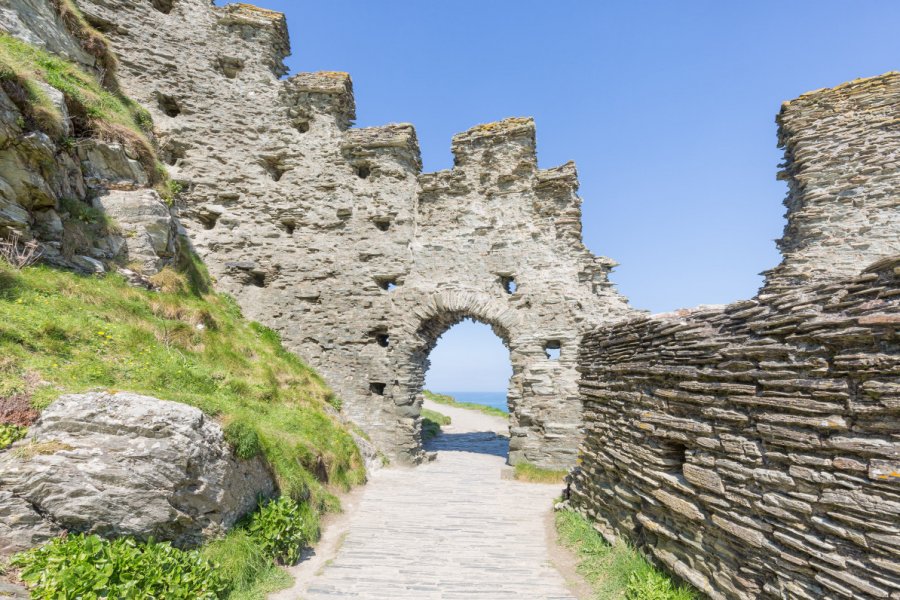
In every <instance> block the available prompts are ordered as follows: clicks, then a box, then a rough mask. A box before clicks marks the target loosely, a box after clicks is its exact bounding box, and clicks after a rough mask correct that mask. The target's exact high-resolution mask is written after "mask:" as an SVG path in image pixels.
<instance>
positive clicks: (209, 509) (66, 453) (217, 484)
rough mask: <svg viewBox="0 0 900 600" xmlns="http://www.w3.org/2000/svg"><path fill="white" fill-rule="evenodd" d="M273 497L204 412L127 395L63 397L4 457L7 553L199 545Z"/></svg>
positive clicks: (0, 548)
mask: <svg viewBox="0 0 900 600" xmlns="http://www.w3.org/2000/svg"><path fill="white" fill-rule="evenodd" d="M274 491H275V484H274V481H273V479H272V476H271V474H270V473H269V471H268V468H267V467H266V465H265V463H264V461H263V460H262V459H259V458H256V459H252V460H240V459H237V458H235V457H234V456H233V453H232V450H231V448H230V447H229V445H228V443H227V442H226V441H225V439H224V437H223V433H222V429H221V428H220V427H219V425H218V424H216V423H215V422H214V421H212V420H211V419H209V418H208V417H206V416H205V415H204V414H203V413H202V412H201V411H200V410H199V409H196V408H193V407H190V406H186V405H184V404H178V403H175V402H167V401H163V400H158V399H156V398H150V397H147V396H139V395H136V394H130V393H124V392H119V393H115V394H110V393H99V392H97V393H88V394H75V395H69V396H63V397H62V398H60V399H59V400H57V401H56V402H54V403H53V404H52V405H50V406H49V407H48V408H47V409H46V410H45V411H44V412H43V413H42V414H41V418H40V420H39V421H38V422H37V423H36V424H34V425H33V426H32V427H31V428H30V429H29V432H28V436H27V437H26V438H25V439H24V440H21V441H19V442H17V443H16V444H14V445H13V446H12V447H11V448H10V449H8V450H7V451H5V452H4V453H2V454H0V515H3V516H4V519H3V525H2V526H0V531H2V533H3V535H2V536H0V538H2V539H3V540H4V541H3V543H0V552H6V553H8V552H11V551H15V550H19V549H22V548H23V547H30V546H33V545H35V543H37V542H40V541H43V540H45V539H46V538H47V537H48V536H51V535H53V534H54V533H56V532H58V531H60V530H62V529H65V530H69V531H79V532H89V533H97V534H100V535H103V536H108V537H115V536H123V535H130V536H135V537H137V538H141V539H147V538H149V537H153V538H154V539H157V540H170V541H172V542H173V543H175V544H176V545H179V546H193V545H196V544H198V543H200V542H201V541H203V540H204V539H207V538H209V537H211V536H216V535H220V534H222V533H224V532H225V531H226V530H227V529H228V528H229V527H231V526H232V525H233V524H234V523H235V522H236V521H237V520H238V519H239V518H240V517H242V516H243V515H244V514H246V513H247V512H249V511H251V510H252V509H253V508H254V507H255V506H256V503H257V501H258V499H259V497H261V496H271V495H272V494H274ZM7 516H8V517H9V518H8V519H7Z"/></svg>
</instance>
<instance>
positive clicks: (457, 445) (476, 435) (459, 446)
mask: <svg viewBox="0 0 900 600" xmlns="http://www.w3.org/2000/svg"><path fill="white" fill-rule="evenodd" d="M425 449H426V450H430V451H433V452H434V451H437V452H442V451H443V452H472V453H475V454H490V455H492V456H499V457H501V458H506V457H507V456H509V438H508V437H506V436H505V435H498V434H497V433H494V432H493V431H470V432H466V433H441V434H439V435H438V436H437V437H435V438H433V439H431V440H429V441H428V442H426V443H425Z"/></svg>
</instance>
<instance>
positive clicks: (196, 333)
mask: <svg viewBox="0 0 900 600" xmlns="http://www.w3.org/2000/svg"><path fill="white" fill-rule="evenodd" d="M161 280H162V281H164V282H166V286H165V287H166V288H167V289H169V290H171V291H168V292H166V291H162V292H148V291H146V290H143V289H138V288H134V287H131V286H129V285H127V284H126V283H125V281H124V279H122V278H121V277H119V276H118V275H108V276H106V277H102V278H98V277H85V276H80V275H77V274H74V273H71V272H66V271H59V270H54V269H51V268H48V267H44V266H37V267H30V268H26V269H23V270H21V271H17V270H15V269H13V268H12V267H10V266H8V265H6V263H3V262H2V261H0V400H2V399H3V398H4V397H12V396H17V397H21V396H22V395H24V396H26V397H27V398H28V399H29V401H30V403H31V404H32V405H33V406H34V407H35V408H37V409H38V410H42V409H43V408H45V407H46V406H48V405H49V404H50V403H51V402H53V401H54V400H55V399H56V398H58V397H59V396H60V395H62V394H66V393H77V392H83V391H87V390H98V389H99V390H110V391H131V392H136V393H141V394H147V395H151V396H155V397H158V398H162V399H165V400H172V401H176V402H182V403H184V404H189V405H192V406H196V407H198V408H200V409H201V410H203V411H204V412H205V413H206V414H208V415H211V416H212V417H214V418H215V419H216V420H218V421H219V422H220V423H221V424H222V425H223V426H224V429H225V432H226V438H227V439H228V440H229V442H230V443H231V444H232V447H233V448H234V451H235V454H236V455H238V456H242V457H251V456H256V455H259V454H261V455H262V456H263V457H264V458H265V460H266V461H267V462H268V463H269V465H271V467H272V471H273V473H274V474H275V478H276V480H277V483H278V486H279V489H280V490H281V492H282V494H283V495H285V496H287V497H289V498H292V499H293V500H295V501H297V502H298V503H300V505H301V507H302V508H303V510H302V511H301V512H302V513H303V514H302V519H301V521H302V537H303V540H304V542H309V541H314V540H315V539H317V536H318V529H319V524H318V519H319V514H321V513H323V512H326V511H330V510H339V508H340V505H339V502H338V500H337V497H336V495H335V494H336V493H337V492H339V491H343V490H347V489H348V488H349V487H350V486H352V485H356V484H360V483H362V482H364V480H365V467H364V464H363V461H362V458H361V456H360V454H359V450H358V449H357V447H356V445H355V443H354V442H353V439H352V437H351V436H350V434H349V433H348V431H347V430H346V429H345V427H344V425H343V424H342V423H341V422H340V420H339V418H338V417H337V410H338V409H339V407H340V405H339V401H338V399H337V398H336V397H335V395H334V394H333V393H332V391H331V390H330V389H329V388H328V387H327V386H326V385H325V383H324V382H323V381H322V379H321V378H320V377H319V376H318V375H317V374H316V373H315V372H314V371H313V370H312V369H310V368H309V367H307V366H306V365H305V364H304V363H303V362H301V361H300V360H299V359H298V358H297V357H296V356H295V355H294V354H291V353H289V352H288V351H286V350H285V349H284V347H283V346H282V345H281V341H280V339H279V336H278V334H277V333H276V332H274V331H272V330H271V329H268V328H266V327H264V326H262V325H260V324H258V323H253V322H249V321H246V320H244V319H243V318H242V316H241V313H240V309H239V308H238V307H237V305H236V304H235V302H234V301H233V300H232V299H230V298H229V297H227V296H223V295H215V294H206V295H198V294H195V293H193V292H192V291H191V290H192V289H194V286H192V285H190V284H189V282H188V281H186V277H185V276H183V275H179V274H177V273H174V272H172V271H165V272H164V273H163V277H161ZM23 432H24V430H18V429H16V430H13V429H11V428H6V427H3V428H2V435H0V437H3V438H4V440H5V439H6V438H7V437H10V438H11V437H13V436H15V437H18V436H19V435H20V434H21V433H23ZM20 450H22V451H40V449H32V448H30V447H29V446H27V447H25V448H23V449H20ZM322 465H324V468H323V467H322ZM275 516H276V517H278V518H279V519H281V520H285V519H284V518H282V517H283V516H284V515H275ZM288 516H289V517H290V515H288ZM273 518H274V517H273ZM285 518H287V517H285ZM292 518H293V517H290V518H289V519H287V520H290V519H292ZM251 524H252V520H251ZM250 526H251V525H248V526H247V527H250ZM270 529H271V528H267V530H270ZM276 530H277V527H276ZM247 535H248V534H247V532H246V531H243V532H242V530H235V531H233V532H232V533H230V534H229V536H228V537H226V538H225V539H224V540H221V541H218V542H214V543H213V544H210V545H209V546H207V547H205V548H204V549H203V550H202V552H203V553H204V555H206V556H208V557H210V558H212V559H215V560H216V562H218V563H222V564H223V565H226V566H223V569H225V570H227V571H230V572H231V573H232V574H231V575H229V576H228V578H230V579H229V581H235V582H237V583H235V584H234V585H231V584H229V585H230V587H232V588H233V589H234V590H236V591H234V592H232V595H231V596H230V597H231V598H248V599H249V598H262V597H263V596H264V592H265V591H266V590H268V591H271V590H272V589H275V588H277V587H278V586H283V585H285V583H286V582H287V580H286V579H285V577H286V575H285V574H283V572H281V571H279V570H278V569H277V568H276V567H275V566H274V563H273V562H272V559H271V558H267V559H266V560H265V561H263V560H262V559H260V558H259V553H261V552H263V550H264V548H263V546H264V544H262V543H261V542H260V536H259V535H256V537H255V538H254V539H255V542H254V545H255V547H254V548H252V549H251V548H248V543H247V541H246V539H245V537H246V536H247ZM290 535H291V539H297V534H296V532H292V533H291V534H290ZM232 553H233V554H234V556H232ZM254 553H256V554H254ZM263 556H265V554H263ZM285 556H286V555H285ZM276 558H277V557H276ZM287 558H289V559H293V558H294V556H293V555H291V556H288V557H287ZM283 560H286V559H284V558H283ZM263 563H265V564H263ZM288 583H289V582H288Z"/></svg>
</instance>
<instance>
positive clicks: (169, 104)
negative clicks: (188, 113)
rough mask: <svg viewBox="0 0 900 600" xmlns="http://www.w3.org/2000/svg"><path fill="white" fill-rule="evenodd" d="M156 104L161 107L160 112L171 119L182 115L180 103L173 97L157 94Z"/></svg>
mask: <svg viewBox="0 0 900 600" xmlns="http://www.w3.org/2000/svg"><path fill="white" fill-rule="evenodd" d="M156 102H157V104H158V105H159V110H161V111H163V113H164V114H166V115H168V116H170V117H177V116H178V115H180V114H181V106H179V104H178V101H177V100H176V99H175V98H173V97H172V96H167V95H165V94H162V93H159V92H157V95H156Z"/></svg>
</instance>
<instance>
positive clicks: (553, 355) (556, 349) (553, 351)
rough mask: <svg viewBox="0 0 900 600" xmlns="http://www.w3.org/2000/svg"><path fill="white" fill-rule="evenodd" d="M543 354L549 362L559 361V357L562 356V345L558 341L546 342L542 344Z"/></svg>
mask: <svg viewBox="0 0 900 600" xmlns="http://www.w3.org/2000/svg"><path fill="white" fill-rule="evenodd" d="M544 354H546V355H547V358H549V359H550V360H559V357H560V355H561V354H562V344H560V343H559V341H558V340H550V341H548V342H547V343H546V344H544Z"/></svg>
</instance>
